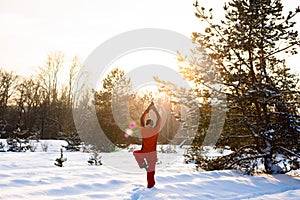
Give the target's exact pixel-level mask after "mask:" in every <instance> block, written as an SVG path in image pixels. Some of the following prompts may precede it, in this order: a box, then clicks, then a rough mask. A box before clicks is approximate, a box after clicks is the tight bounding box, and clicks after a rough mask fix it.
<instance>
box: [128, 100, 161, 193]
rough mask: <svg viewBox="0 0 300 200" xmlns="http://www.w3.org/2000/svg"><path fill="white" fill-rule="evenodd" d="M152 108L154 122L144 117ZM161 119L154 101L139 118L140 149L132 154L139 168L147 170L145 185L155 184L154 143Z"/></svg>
mask: <svg viewBox="0 0 300 200" xmlns="http://www.w3.org/2000/svg"><path fill="white" fill-rule="evenodd" d="M151 109H152V110H153V111H154V112H155V114H156V124H155V125H154V122H153V120H152V119H147V121H146V123H145V119H146V116H147V114H148V113H149V111H150V110H151ZM161 122H162V119H161V116H160V115H159V113H158V111H157V109H156V108H155V106H154V103H153V102H151V104H150V105H149V106H148V108H147V109H146V110H145V112H144V113H143V115H142V116H141V119H140V132H141V135H142V149H141V150H135V151H134V152H133V155H134V157H135V159H136V161H137V163H138V165H139V167H140V168H145V169H146V170H147V183H148V185H147V187H148V188H152V187H153V186H154V185H155V180H154V174H155V164H156V161H157V152H156V143H157V138H158V132H159V129H160V125H161Z"/></svg>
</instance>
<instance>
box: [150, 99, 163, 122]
mask: <svg viewBox="0 0 300 200" xmlns="http://www.w3.org/2000/svg"><path fill="white" fill-rule="evenodd" d="M152 110H153V111H154V113H155V114H156V119H157V120H156V124H155V126H154V128H156V127H157V126H158V125H160V124H161V120H162V119H161V116H160V114H159V112H158V111H157V109H156V107H155V106H154V104H153V107H152Z"/></svg>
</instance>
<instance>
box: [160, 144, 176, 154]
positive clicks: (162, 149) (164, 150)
mask: <svg viewBox="0 0 300 200" xmlns="http://www.w3.org/2000/svg"><path fill="white" fill-rule="evenodd" d="M159 152H161V153H177V151H176V146H175V145H173V146H172V145H168V146H166V147H164V146H163V145H161V146H160V151H159Z"/></svg>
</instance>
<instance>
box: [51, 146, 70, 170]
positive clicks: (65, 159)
mask: <svg viewBox="0 0 300 200" xmlns="http://www.w3.org/2000/svg"><path fill="white" fill-rule="evenodd" d="M66 161H67V158H64V155H63V149H62V148H61V149H60V158H56V160H55V163H54V165H56V166H58V167H63V163H64V162H66Z"/></svg>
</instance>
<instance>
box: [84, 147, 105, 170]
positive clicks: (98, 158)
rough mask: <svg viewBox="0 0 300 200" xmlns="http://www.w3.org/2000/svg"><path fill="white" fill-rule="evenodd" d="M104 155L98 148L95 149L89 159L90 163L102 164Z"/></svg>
mask: <svg viewBox="0 0 300 200" xmlns="http://www.w3.org/2000/svg"><path fill="white" fill-rule="evenodd" d="M101 158H102V156H100V152H99V151H98V150H96V149H94V150H93V152H92V153H91V156H90V158H89V160H88V161H87V162H88V163H89V165H97V166H98V165H102V161H101Z"/></svg>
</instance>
